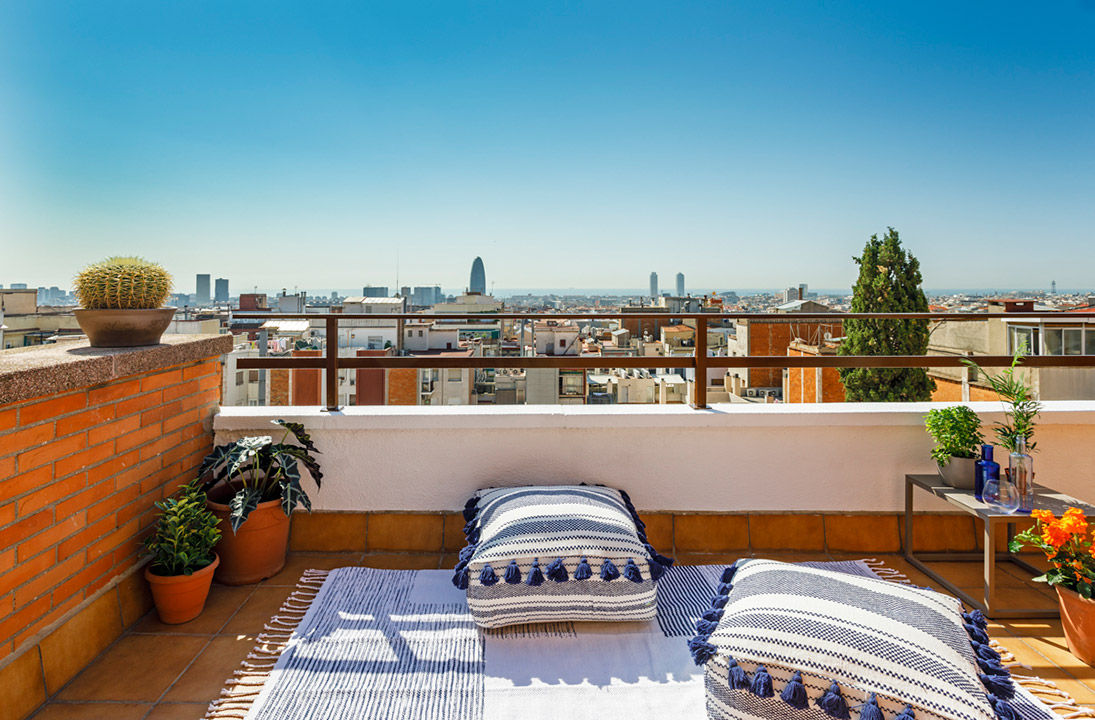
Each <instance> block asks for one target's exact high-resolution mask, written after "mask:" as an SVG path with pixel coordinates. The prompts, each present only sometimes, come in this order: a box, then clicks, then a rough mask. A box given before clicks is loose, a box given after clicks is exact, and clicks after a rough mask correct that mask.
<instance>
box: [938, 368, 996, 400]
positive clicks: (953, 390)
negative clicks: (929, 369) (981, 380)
mask: <svg viewBox="0 0 1095 720" xmlns="http://www.w3.org/2000/svg"><path fill="white" fill-rule="evenodd" d="M932 380H935V390H933V391H932V402H962V383H960V382H958V381H957V380H948V379H947V378H942V377H939V376H938V375H933V376H932ZM999 399H1000V396H999V395H997V394H996V393H995V392H993V391H992V390H989V389H988V388H983V387H980V386H979V385H970V402H979V401H994V400H999Z"/></svg>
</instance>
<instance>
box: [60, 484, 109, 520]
mask: <svg viewBox="0 0 1095 720" xmlns="http://www.w3.org/2000/svg"><path fill="white" fill-rule="evenodd" d="M112 492H114V480H113V479H111V478H107V479H105V480H100V481H99V482H97V483H95V484H93V485H92V484H90V483H89V485H88V487H87V488H86V489H84V490H83V491H81V492H79V493H77V494H76V495H73V496H72V497H70V498H68V499H67V500H62V501H61V502H59V503H57V504H56V505H55V506H54V508H53V509H54V512H55V513H56V516H57V517H65V516H66V515H69V514H71V513H75V512H77V511H81V510H84V509H85V508H88V507H91V506H92V505H93V504H95V503H97V502H99V501H100V500H102V499H103V498H105V497H106V496H108V495H110V494H111V493H112Z"/></svg>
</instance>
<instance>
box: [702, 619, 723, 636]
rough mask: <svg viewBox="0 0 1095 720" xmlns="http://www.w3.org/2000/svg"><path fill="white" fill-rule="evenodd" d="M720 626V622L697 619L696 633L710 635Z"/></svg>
mask: <svg viewBox="0 0 1095 720" xmlns="http://www.w3.org/2000/svg"><path fill="white" fill-rule="evenodd" d="M718 626H719V624H718V622H715V621H711V620H697V621H696V634H697V635H704V636H706V635H710V634H711V633H713V632H715V628H717V627H718Z"/></svg>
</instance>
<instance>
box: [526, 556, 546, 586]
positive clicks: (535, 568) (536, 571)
mask: <svg viewBox="0 0 1095 720" xmlns="http://www.w3.org/2000/svg"><path fill="white" fill-rule="evenodd" d="M525 584H526V585H531V586H533V587H536V586H538V585H543V584H544V573H542V572H541V571H540V561H539V560H533V561H532V569H531V570H529V571H528V579H527V580H525Z"/></svg>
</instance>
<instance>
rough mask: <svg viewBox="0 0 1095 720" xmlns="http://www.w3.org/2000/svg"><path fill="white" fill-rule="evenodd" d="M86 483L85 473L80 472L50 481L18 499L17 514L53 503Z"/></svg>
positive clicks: (58, 515)
mask: <svg viewBox="0 0 1095 720" xmlns="http://www.w3.org/2000/svg"><path fill="white" fill-rule="evenodd" d="M86 485H87V474H86V473H80V474H78V475H73V476H72V477H69V478H65V479H64V480H57V481H55V482H51V483H49V484H48V485H46V486H45V487H43V488H41V489H39V490H35V491H34V492H32V493H29V494H27V495H25V496H24V497H22V498H21V499H20V500H19V515H20V516H21V517H26V516H27V515H30V514H31V513H33V512H35V511H36V510H41V509H42V508H44V507H47V506H50V505H53V504H54V503H56V502H58V501H60V500H63V499H64V498H66V497H68V496H69V495H72V494H73V493H75V492H79V491H80V490H82V489H83V488H84V487H85V486H86ZM64 516H65V515H64V514H62V513H57V517H62V518H63V517H64Z"/></svg>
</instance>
